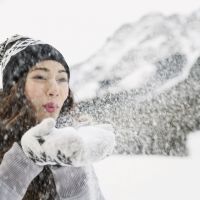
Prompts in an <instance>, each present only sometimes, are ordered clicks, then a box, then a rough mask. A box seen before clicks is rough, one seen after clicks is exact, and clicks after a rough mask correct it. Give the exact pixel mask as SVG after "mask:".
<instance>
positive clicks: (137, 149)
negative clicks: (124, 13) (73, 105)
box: [71, 10, 200, 155]
mask: <svg viewBox="0 0 200 200" xmlns="http://www.w3.org/2000/svg"><path fill="white" fill-rule="evenodd" d="M199 13H200V10H197V11H196V12H194V13H192V14H191V15H190V16H179V15H173V16H163V15H162V14H150V15H147V16H144V17H143V18H142V19H140V20H139V21H138V22H136V23H133V24H126V25H124V26H122V27H121V28H119V29H118V30H117V31H116V32H115V33H114V34H113V36H111V37H110V38H109V39H107V41H106V43H105V44H104V46H103V47H102V48H101V49H100V50H99V51H98V52H96V53H95V54H94V55H93V56H91V57H90V58H88V60H86V61H85V62H83V63H81V64H78V65H76V66H73V67H72V69H71V71H72V82H71V85H72V89H73V91H74V94H75V99H76V100H77V101H79V108H78V112H79V111H81V112H83V113H87V114H89V115H92V116H93V117H94V118H95V120H97V121H99V122H105V121H108V122H110V123H112V124H113V126H114V127H115V130H116V137H117V147H116V150H117V152H118V153H128V154H129V153H136V154H140V153H145V154H164V155H186V154H187V148H186V146H185V141H186V135H187V134H188V133H189V132H191V131H194V130H196V129H199V128H200V125H199V124H200V111H199V109H198V108H199V107H200V100H199V99H200V95H199V94H200V58H199V56H200V40H199V35H200V14H199Z"/></svg>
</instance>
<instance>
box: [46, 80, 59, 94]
mask: <svg viewBox="0 0 200 200" xmlns="http://www.w3.org/2000/svg"><path fill="white" fill-rule="evenodd" d="M47 95H48V96H50V97H56V96H59V92H58V84H57V82H56V81H55V80H51V81H49V83H48V86H47Z"/></svg>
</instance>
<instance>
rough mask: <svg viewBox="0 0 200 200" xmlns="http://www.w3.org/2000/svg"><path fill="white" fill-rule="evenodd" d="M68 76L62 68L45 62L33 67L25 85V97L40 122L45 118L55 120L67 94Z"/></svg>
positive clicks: (56, 64)
mask: <svg viewBox="0 0 200 200" xmlns="http://www.w3.org/2000/svg"><path fill="white" fill-rule="evenodd" d="M68 83H69V80H68V74H67V72H66V70H65V68H64V66H63V65H62V64H60V63H58V62H56V61H53V60H45V61H42V62H39V63H38V64H37V65H35V66H33V67H32V68H31V70H30V71H29V72H28V75H27V78H26V83H25V96H26V97H27V99H28V100H29V101H31V103H32V104H33V106H34V108H35V110H36V118H37V120H38V121H39V122H40V121H42V120H43V119H45V118H47V117H53V118H54V119H57V117H58V116H59V113H60V110H61V108H62V106H63V103H64V101H65V100H66V99H67V97H68V94H69V84H68Z"/></svg>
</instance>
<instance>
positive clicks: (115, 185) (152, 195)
mask: <svg viewBox="0 0 200 200" xmlns="http://www.w3.org/2000/svg"><path fill="white" fill-rule="evenodd" d="M189 149H190V156H189V157H161V156H112V157H110V158H107V159H105V160H103V161H101V162H99V163H97V164H95V170H96V173H97V176H98V179H99V181H100V186H101V189H102V191H103V193H104V195H105V197H106V200H113V199H114V200H134V199H137V200H147V199H148V200H161V199H162V200H169V199H170V200H190V199H191V200H199V198H200V193H199V180H200V172H199V167H200V156H199V155H200V132H195V133H192V134H191V136H190V140H189Z"/></svg>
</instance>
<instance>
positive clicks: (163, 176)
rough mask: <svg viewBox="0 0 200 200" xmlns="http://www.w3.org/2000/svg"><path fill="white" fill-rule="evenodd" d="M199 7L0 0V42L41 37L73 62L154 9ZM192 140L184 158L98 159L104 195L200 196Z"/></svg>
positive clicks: (198, 147) (173, 199)
mask: <svg viewBox="0 0 200 200" xmlns="http://www.w3.org/2000/svg"><path fill="white" fill-rule="evenodd" d="M199 8H200V2H199V1H197V0H185V1H181V0H174V1H172V0H169V1H158V0H150V1H148V2H147V1H145V0H140V1H137V2H136V1H133V0H118V1H115V0H101V1H97V0H84V1H78V0H56V1H55V0H48V1H47V0H43V1H39V0H34V1H26V0H17V1H14V0H0V42H1V41H3V40H4V39H5V38H6V37H8V36H10V35H13V34H16V33H18V34H23V35H27V36H31V37H34V38H37V39H41V40H43V41H46V42H49V43H51V44H53V45H55V46H56V47H57V48H58V49H59V50H60V51H61V52H63V55H64V56H65V57H66V59H67V61H68V64H69V65H70V66H72V65H74V64H77V63H79V62H82V61H83V60H85V59H86V58H88V57H89V56H91V55H92V54H93V53H94V52H96V51H97V49H99V48H100V47H101V46H102V44H103V43H104V42H105V40H106V38H107V37H108V36H109V35H111V34H112V33H113V32H114V31H115V30H116V29H117V28H118V27H120V26H121V25H122V24H124V23H127V22H134V21H136V20H137V19H138V18H140V17H141V16H143V15H145V14H147V13H150V12H157V11H159V12H161V13H163V14H166V15H169V14H174V13H178V14H188V13H190V12H192V11H194V10H196V9H199ZM140 73H145V72H144V71H142V72H138V74H140ZM147 74H148V72H147ZM127 81H129V80H127ZM133 84H135V85H137V83H136V82H134V83H133ZM138 84H140V80H138ZM91 87H92V86H91ZM86 89H87V88H86ZM189 146H190V152H191V155H190V156H189V157H184V158H179V157H163V156H127V155H126V156H111V157H109V158H107V159H105V160H103V161H101V162H98V163H96V164H95V169H96V173H97V176H98V178H99V182H100V186H101V188H102V191H103V193H104V195H105V197H106V199H107V200H134V199H137V200H146V199H148V200H169V199H170V200H179V199H180V200H189V199H191V200H199V198H200V194H199V192H198V189H199V188H198V187H199V180H200V172H199V169H200V158H199V155H200V133H198V132H196V133H193V134H191V138H190V139H189Z"/></svg>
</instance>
